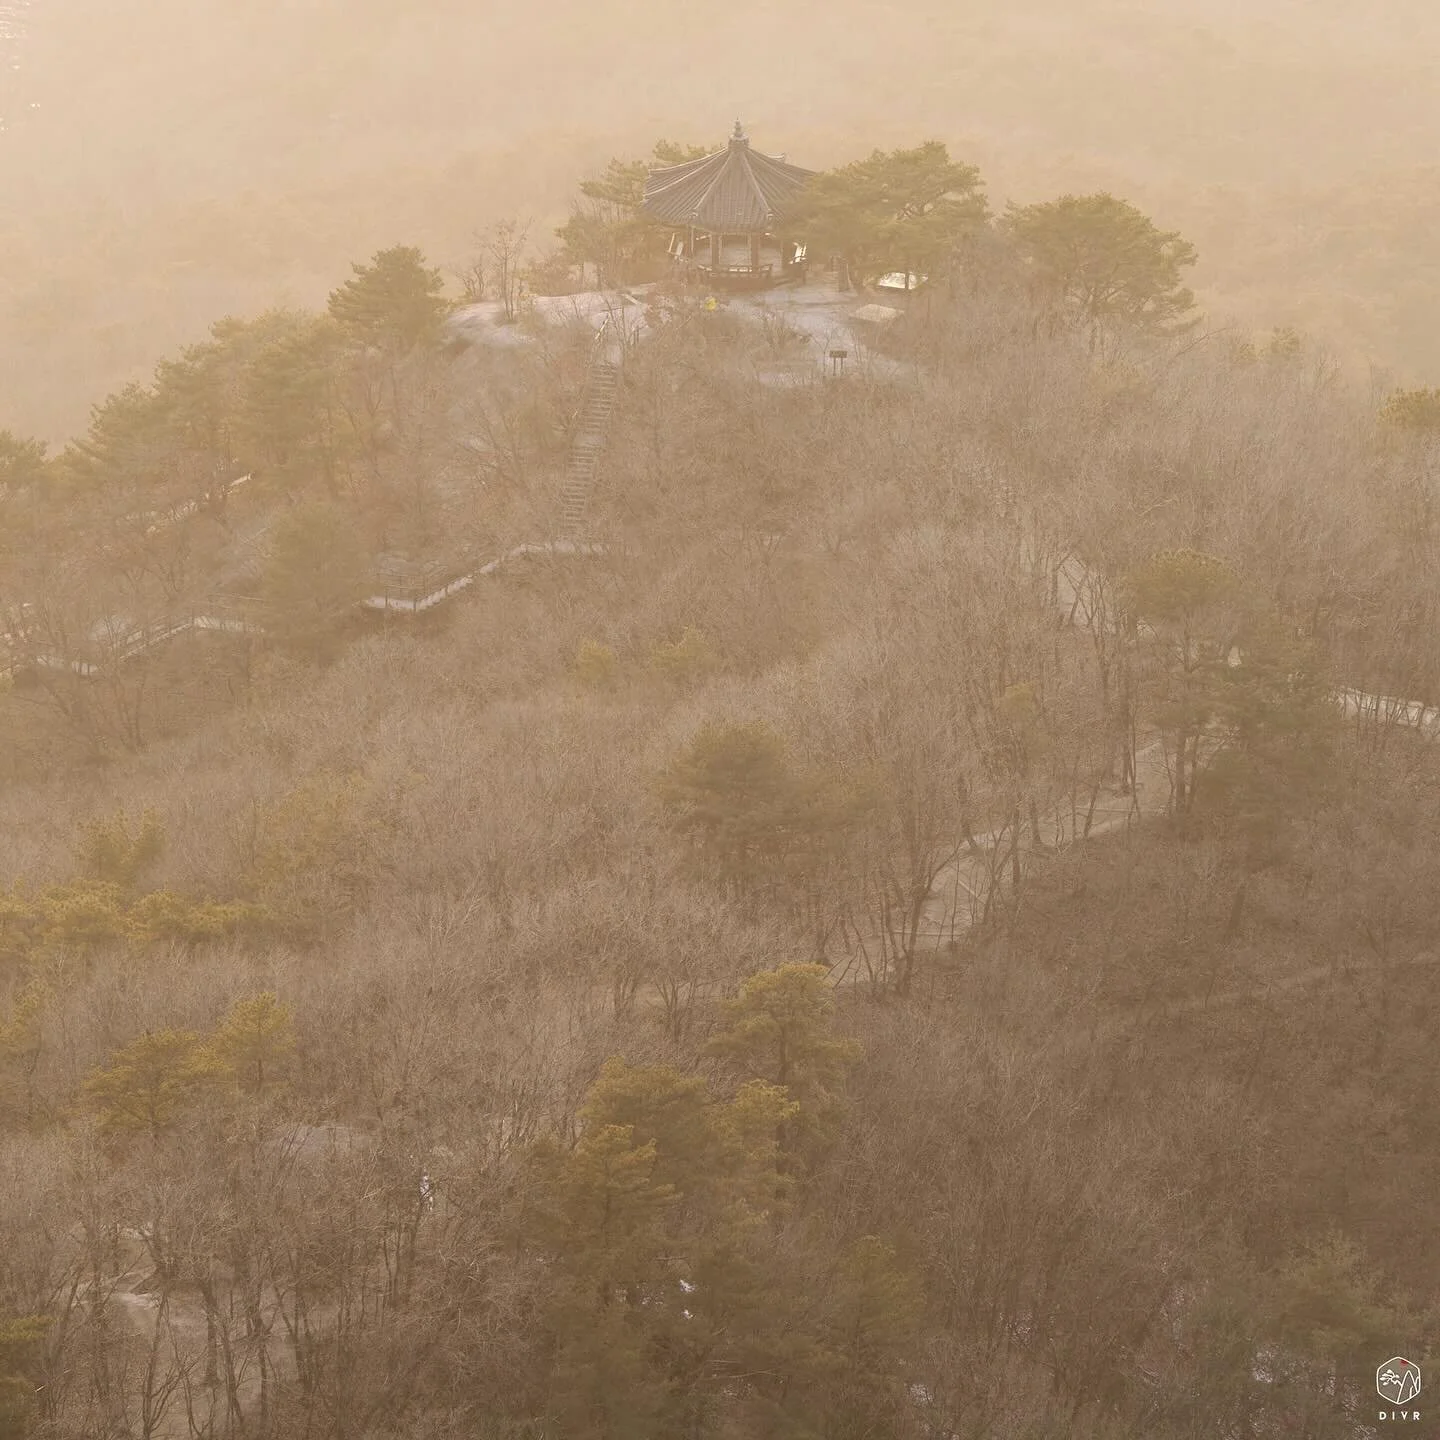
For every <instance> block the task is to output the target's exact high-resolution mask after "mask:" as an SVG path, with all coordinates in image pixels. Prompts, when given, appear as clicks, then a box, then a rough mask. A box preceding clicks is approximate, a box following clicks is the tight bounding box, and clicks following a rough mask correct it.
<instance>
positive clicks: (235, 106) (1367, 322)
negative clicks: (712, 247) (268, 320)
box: [0, 0, 1440, 441]
mask: <svg viewBox="0 0 1440 1440" xmlns="http://www.w3.org/2000/svg"><path fill="white" fill-rule="evenodd" d="M0 11H4V12H6V16H7V19H6V21H3V22H0V29H6V28H8V29H9V30H10V31H11V32H15V31H19V32H20V33H19V34H18V36H17V35H15V34H13V33H12V35H11V38H9V39H8V40H0V46H5V47H7V48H8V52H9V53H8V54H7V56H6V58H5V60H4V61H3V62H0V66H3V68H0V75H3V80H0V84H3V85H4V86H5V87H6V88H5V89H4V90H0V115H3V116H4V118H5V126H6V128H5V130H4V131H3V133H0V196H3V209H0V422H3V423H4V424H6V425H9V426H10V427H11V428H13V429H15V430H16V431H18V432H19V433H33V434H38V435H41V436H43V437H46V438H48V439H50V440H52V441H59V440H61V439H64V438H67V437H68V436H70V435H71V434H73V433H74V432H76V431H77V429H79V428H81V427H82V425H83V422H84V419H85V416H86V414H87V413H88V407H89V406H90V404H91V403H92V402H93V401H95V400H97V399H100V398H102V397H103V395H104V394H105V393H107V392H108V391H110V390H113V389H115V388H117V387H118V386H120V385H121V384H123V383H124V382H126V381H127V380H131V379H143V378H145V377H146V376H148V374H149V373H150V370H151V369H152V367H153V365H154V364H155V362H156V361H157V360H158V359H159V358H160V357H161V356H162V355H164V354H167V353H170V352H173V350H174V349H175V347H176V346H177V345H179V344H181V343H184V342H186V341H189V340H191V339H194V338H198V337H199V336H201V335H202V334H203V333H204V330H205V328H206V326H207V325H208V324H209V323H210V321H211V320H213V319H214V318H215V317H216V316H217V315H219V314H223V313H226V312H233V313H238V314H248V313H253V312H255V311H258V310H260V309H263V308H264V307H266V306H268V305H270V304H273V303H276V302H290V303H297V304H314V303H316V302H318V301H319V300H320V299H322V298H323V296H324V295H325V294H326V293H327V292H328V290H329V289H330V288H332V287H333V286H334V285H335V284H336V283H338V281H339V280H340V279H342V278H343V277H344V275H345V274H346V273H348V271H347V268H346V267H347V262H348V261H349V260H352V259H363V258H364V257H366V256H368V255H369V254H370V253H372V252H373V251H374V250H375V249H376V248H377V247H379V246H381V245H387V244H394V243H414V244H418V245H420V246H422V247H423V248H424V249H425V250H426V251H427V253H430V254H432V255H433V256H434V258H435V259H436V261H437V262H438V263H442V264H456V263H459V261H460V260H461V259H462V258H463V256H464V254H465V252H466V248H467V244H468V241H469V237H470V235H471V234H472V232H473V231H475V230H476V229H477V228H480V227H482V226H484V225H486V224H488V223H490V222H491V221H493V220H495V219H496V218H498V217H501V216H503V215H507V214H518V215H530V216H534V217H535V219H536V232H537V233H541V232H544V231H545V230H547V229H548V227H549V226H550V225H553V224H554V223H555V222H557V221H558V220H559V219H561V218H563V216H564V214H565V213H566V209H567V204H568V196H569V194H570V193H571V192H572V190H573V186H574V183H575V181H576V180H577V179H578V178H579V177H580V176H581V175H583V174H584V173H587V172H588V170H589V169H590V168H592V167H594V166H595V165H597V164H603V162H604V161H605V160H606V159H608V158H609V157H610V156H611V155H612V154H632V153H633V154H640V153H644V152H645V151H646V150H647V149H648V147H649V145H650V144H651V143H652V142H653V140H654V139H655V138H656V137H657V136H659V135H667V136H671V137H672V138H675V139H678V140H683V141H686V142H696V143H707V144H713V143H717V142H718V140H719V138H720V137H722V136H723V135H724V134H725V133H727V131H728V129H729V126H730V124H731V123H732V121H733V119H734V117H735V116H736V115H737V114H739V115H742V116H743V117H744V119H745V121H746V124H747V126H748V127H749V129H750V131H751V133H752V134H753V135H755V136H756V138H757V143H759V144H761V145H763V146H765V147H768V148H770V149H772V150H775V151H780V150H784V151H787V152H788V153H789V154H790V155H791V156H792V158H794V159H796V160H798V161H801V162H803V163H806V164H809V165H812V166H816V167H822V166H825V165H829V164H834V163H838V162H841V161H843V160H846V159H850V158H853V157H854V156H855V155H857V154H862V153H868V151H869V150H870V149H872V148H874V147H875V146H887V145H900V144H909V143H916V142H918V141H919V140H920V139H923V138H928V137H932V136H933V137H935V138H940V139H943V140H945V141H946V142H947V144H949V146H950V148H951V151H952V153H954V154H956V155H958V156H960V157H963V158H965V159H968V160H971V161H972V162H974V163H976V164H978V165H979V166H980V167H981V170H982V172H983V174H984V176H985V178H986V180H987V182H988V185H989V189H990V193H991V198H992V200H993V201H994V202H995V203H996V208H999V207H1000V205H1001V204H1003V202H1004V200H1006V199H1016V200H1018V201H1021V202H1027V201H1031V200H1035V199H1040V198H1043V197H1044V196H1045V195H1047V194H1053V193H1057V192H1059V191H1060V190H1062V189H1064V190H1069V189H1075V190H1079V189H1085V188H1095V187H1100V186H1108V187H1111V188H1112V189H1114V190H1115V191H1116V192H1117V193H1119V194H1122V195H1124V196H1126V197H1128V198H1131V199H1133V200H1134V201H1135V203H1137V204H1139V205H1141V206H1142V207H1143V208H1145V209H1146V210H1147V211H1148V212H1149V213H1151V214H1154V215H1155V216H1156V217H1157V221H1158V222H1159V223H1162V224H1165V225H1167V226H1173V227H1175V228H1179V229H1181V230H1183V231H1184V233H1185V234H1186V235H1187V236H1188V237H1190V238H1192V239H1193V240H1194V241H1195V243H1196V244H1197V246H1198V247H1199V250H1200V255H1201V266H1200V269H1199V272H1198V274H1197V277H1196V283H1197V288H1198V290H1199V293H1200V295H1201V299H1202V301H1203V302H1204V303H1205V305H1206V307H1207V309H1208V310H1209V311H1210V312H1211V314H1212V317H1214V316H1216V315H1217V314H1219V315H1221V316H1223V317H1230V316H1232V315H1233V317H1234V318H1235V319H1236V320H1237V321H1238V322H1239V323H1241V324H1243V325H1253V326H1256V327H1259V328H1262V329H1263V328H1266V327H1269V326H1271V325H1294V326H1296V327H1297V328H1300V329H1303V330H1306V331H1308V332H1310V333H1312V334H1315V335H1317V336H1318V337H1320V338H1323V339H1324V340H1326V341H1327V342H1329V343H1330V344H1331V345H1332V346H1333V347H1334V348H1335V349H1336V350H1337V352H1339V353H1340V354H1341V355H1342V356H1343V358H1345V359H1346V360H1348V361H1350V362H1352V363H1355V364H1361V365H1363V364H1367V363H1368V364H1376V365H1379V366H1381V367H1384V368H1386V369H1388V370H1392V371H1394V372H1395V373H1396V374H1397V375H1398V376H1399V377H1401V378H1405V379H1412V380H1415V381H1425V380H1427V379H1428V378H1433V372H1434V371H1435V370H1436V369H1437V368H1440V366H1437V362H1440V340H1437V339H1436V338H1434V337H1435V336H1436V335H1440V323H1437V322H1440V303H1437V301H1436V298H1435V295H1436V287H1435V284H1434V281H1435V280H1436V278H1437V270H1436V265H1437V262H1436V260H1435V258H1434V255H1433V246H1432V245H1431V244H1430V239H1431V237H1432V236H1433V234H1434V227H1435V222H1436V220H1437V218H1440V217H1437V205H1436V198H1435V197H1436V193H1437V192H1436V186H1435V178H1436V170H1435V167H1434V164H1433V157H1434V154H1435V148H1436V142H1437V138H1440V87H1436V86H1435V85H1434V84H1433V83H1432V82H1433V63H1432V57H1433V56H1434V54H1435V53H1436V45H1437V40H1440V15H1437V13H1436V12H1435V10H1434V7H1432V6H1429V5H1426V4H1423V3H1420V0H1410V3H1391V4H1387V5H1385V6H1384V7H1383V8H1382V7H1377V6H1374V5H1369V6H1366V5H1354V4H1344V5H1342V4H1339V3H1335V0H1310V3H1306V4H1303V5H1302V4H1300V3H1282V0H1264V3H1261V4H1253V3H1252V4H1246V3H1218V0H1210V3H1204V4H1202V3H1198V0H1184V3H1182V0H1168V3H1164V4H1153V3H1146V4H1123V3H1104V0H1080V3H1064V4H1059V3H1042V0H1023V3H1019V4H1005V5H999V4H960V5H946V6H940V5H928V6H926V5H911V6H909V7H905V6H897V5H895V4H880V3H866V0H840V3H837V4H834V5H828V6H824V7H820V6H789V7H787V6H775V5H770V4H766V5H761V4H759V3H756V0H738V3H731V4H727V5H726V6H724V7H723V8H722V9H720V10H719V11H716V10H715V9H714V8H713V7H686V6H669V5H666V6H660V5H635V4H623V3H617V0H587V3H584V4H580V3H577V0H557V3H552V4H550V5H547V6H544V7H540V8H538V9H537V8H533V7H523V6H493V5H492V6H486V5H474V4H468V3H466V4H462V3H459V0H420V3H418V4H413V5H395V4H383V5H382V4H379V3H375V0H346V3H343V4H342V3H340V0H291V3H281V0H261V3H256V4H247V5H241V4H221V3H216V0H210V3H199V4H192V3H184V4H181V3H175V0H156V3H151V4H146V5H125V6H118V5H114V4H112V3H103V4H102V3H98V0H31V3H29V4H28V5H27V4H25V3H23V0H8V6H0ZM16 67H18V68H16Z"/></svg>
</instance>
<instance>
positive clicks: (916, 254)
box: [786, 140, 988, 284]
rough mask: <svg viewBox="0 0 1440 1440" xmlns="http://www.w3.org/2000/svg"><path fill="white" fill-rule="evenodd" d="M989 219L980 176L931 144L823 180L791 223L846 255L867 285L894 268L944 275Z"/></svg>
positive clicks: (816, 243) (855, 276)
mask: <svg viewBox="0 0 1440 1440" xmlns="http://www.w3.org/2000/svg"><path fill="white" fill-rule="evenodd" d="M987 214H988V205H987V203H986V200H985V194H984V188H983V185H982V183H981V180H980V172H979V171H978V170H977V169H976V168H975V167H974V166H973V165H966V164H963V163H961V162H959V161H955V160H951V158H950V154H949V151H948V150H947V149H946V147H945V145H943V144H942V143H941V142H940V141H938V140H927V141H926V142H925V143H924V144H923V145H917V146H915V147H914V148H912V149H909V150H892V151H890V152H889V153H888V154H887V153H885V152H884V151H881V150H876V151H875V152H874V153H873V154H872V155H871V156H870V157H869V158H868V159H865V160H857V161H855V162H853V163H852V164H849V165H845V166H842V167H841V168H840V169H838V170H829V171H826V172H825V173H824V174H823V175H817V176H816V177H815V178H814V179H813V180H811V181H810V183H809V184H808V185H807V186H806V188H805V191H804V192H803V194H802V195H801V197H800V200H799V201H798V202H797V205H796V207H795V208H794V209H793V210H792V211H791V213H790V214H789V215H788V216H787V217H786V218H787V221H788V223H789V224H790V226H791V227H792V228H793V229H794V230H795V231H796V232H797V233H798V234H800V235H803V236H804V237H805V238H806V240H807V242H808V243H809V244H810V245H811V246H812V247H813V248H814V250H816V251H817V252H821V251H823V252H829V253H835V254H839V255H841V256H843V257H844V261H845V265H846V268H847V270H848V272H849V277H850V279H851V280H852V281H853V282H855V283H856V284H863V283H865V282H866V281H867V280H871V279H874V278H875V277H877V276H879V275H883V274H885V273H886V272H888V271H892V270H899V271H904V272H906V273H913V274H916V275H920V274H928V275H934V274H937V273H938V272H940V271H942V270H943V269H945V268H946V266H947V265H948V264H949V263H950V261H951V259H952V258H953V256H954V254H955V252H956V249H957V247H958V246H959V245H960V244H961V242H962V241H963V240H964V239H965V237H966V236H967V235H971V234H973V233H975V232H976V231H977V230H978V229H979V228H980V226H982V225H983V224H984V223H985V219H986V216H987Z"/></svg>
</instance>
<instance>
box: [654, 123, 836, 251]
mask: <svg viewBox="0 0 1440 1440" xmlns="http://www.w3.org/2000/svg"><path fill="white" fill-rule="evenodd" d="M814 173H815V172H814V171H813V170H802V169H801V168H800V166H798V165H791V164H788V163H787V162H786V161H784V160H782V159H780V158H779V157H778V156H775V155H762V154H761V153H760V152H759V151H758V150H752V149H751V148H750V142H749V140H747V139H746V138H745V136H744V134H743V133H742V132H741V130H740V123H739V121H736V123H735V133H734V135H732V136H731V137H730V144H729V145H728V146H726V148H725V149H724V150H717V151H716V152H715V153H714V154H713V155H706V156H704V157H703V158H702V159H700V160H687V161H686V162H685V164H683V165H667V166H665V167H664V168H663V169H660V170H652V171H651V172H650V175H649V177H648V178H647V179H646V181H645V198H644V202H643V205H642V208H643V209H644V211H645V212H646V214H648V215H653V216H655V218H656V219H657V220H668V221H670V222H671V223H672V224H677V225H700V226H703V227H704V228H705V229H707V230H723V231H726V232H728V233H732V234H745V233H748V232H752V231H761V232H763V231H765V230H767V229H769V227H770V225H771V224H772V222H774V221H775V220H776V219H777V218H779V217H781V216H783V214H784V213H785V209H786V207H787V206H788V205H791V204H793V203H794V201H795V198H796V196H797V195H799V193H800V190H801V188H802V187H803V186H804V184H805V182H806V181H807V180H808V179H810V177H811V176H812V175H813V174H814Z"/></svg>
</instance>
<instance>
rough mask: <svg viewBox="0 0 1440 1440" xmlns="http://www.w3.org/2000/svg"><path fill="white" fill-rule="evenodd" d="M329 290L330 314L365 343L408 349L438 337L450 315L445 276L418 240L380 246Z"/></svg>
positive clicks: (361, 343) (358, 341)
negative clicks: (427, 257)
mask: <svg viewBox="0 0 1440 1440" xmlns="http://www.w3.org/2000/svg"><path fill="white" fill-rule="evenodd" d="M350 268H351V269H352V270H353V271H354V272H355V273H354V274H353V275H352V276H351V278H350V279H349V280H347V281H346V282H345V283H344V284H343V285H341V286H340V287H339V289H337V290H334V291H332V292H331V294H330V301H329V310H330V314H331V315H332V316H333V317H334V319H335V320H337V321H338V322H339V324H340V326H341V328H342V329H343V330H344V331H345V333H346V335H347V336H348V337H349V338H350V339H352V340H353V341H354V342H355V343H357V344H360V345H378V346H381V347H385V348H392V347H393V348H396V349H400V350H409V349H412V348H413V347H415V346H416V345H421V344H425V343H427V342H430V341H433V340H435V339H436V338H437V337H438V335H439V333H440V322H441V321H442V319H443V318H444V316H445V311H446V308H447V307H446V302H445V298H444V290H445V277H444V276H443V275H442V274H441V273H440V271H439V270H435V269H432V268H431V267H430V266H428V265H427V264H426V263H425V257H424V255H422V254H421V253H420V251H419V250H418V249H417V248H416V247H415V246H413V245H394V246H392V247H391V248H390V249H388V250H379V251H377V252H376V254H375V256H374V258H373V259H372V260H371V262H370V263H369V264H368V265H352V266H351V267H350Z"/></svg>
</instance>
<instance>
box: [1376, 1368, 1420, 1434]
mask: <svg viewBox="0 0 1440 1440" xmlns="http://www.w3.org/2000/svg"><path fill="white" fill-rule="evenodd" d="M1375 1388H1376V1389H1377V1390H1378V1391H1379V1392H1380V1395H1381V1398H1382V1399H1385V1400H1388V1401H1389V1402H1390V1403H1391V1404H1392V1405H1408V1404H1409V1403H1410V1402H1411V1401H1412V1400H1413V1399H1414V1398H1415V1397H1416V1396H1417V1395H1418V1394H1419V1393H1420V1367H1419V1366H1418V1365H1417V1364H1416V1363H1415V1362H1414V1361H1413V1360H1407V1359H1406V1358H1405V1357H1404V1356H1403V1355H1396V1356H1394V1357H1393V1358H1392V1359H1389V1360H1387V1361H1386V1362H1385V1363H1384V1364H1383V1365H1382V1366H1380V1368H1379V1369H1378V1370H1376V1372H1375ZM1380 1418H1381V1419H1382V1420H1418V1419H1419V1418H1420V1414H1419V1411H1415V1412H1414V1413H1413V1414H1411V1413H1402V1414H1399V1415H1386V1414H1385V1412H1384V1411H1383V1410H1382V1411H1381V1412H1380Z"/></svg>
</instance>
